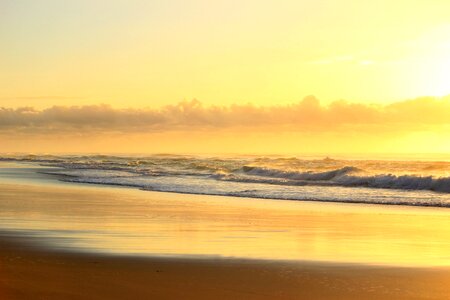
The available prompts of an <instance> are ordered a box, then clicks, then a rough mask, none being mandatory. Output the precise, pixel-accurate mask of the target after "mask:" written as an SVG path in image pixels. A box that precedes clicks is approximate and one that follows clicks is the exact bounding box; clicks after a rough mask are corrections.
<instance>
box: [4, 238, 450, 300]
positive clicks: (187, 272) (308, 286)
mask: <svg viewBox="0 0 450 300" xmlns="http://www.w3.org/2000/svg"><path fill="white" fill-rule="evenodd" d="M30 242H33V241H30V239H27V240H26V241H24V240H23V239H21V238H18V237H11V236H9V237H5V236H3V237H2V238H1V239H0V249H1V250H0V298H1V299H4V300H13V299H58V300H60V299H448V295H450V285H449V283H450V270H448V269H444V268H393V267H369V266H362V265H342V264H327V263H306V262H304V263H301V262H287V261H263V260H238V259H215V260H214V259H182V258H172V259H169V258H142V257H141V258H140V257H126V256H111V255H101V254H82V253H67V252H55V251H50V250H45V249H44V248H36V247H31V246H30Z"/></svg>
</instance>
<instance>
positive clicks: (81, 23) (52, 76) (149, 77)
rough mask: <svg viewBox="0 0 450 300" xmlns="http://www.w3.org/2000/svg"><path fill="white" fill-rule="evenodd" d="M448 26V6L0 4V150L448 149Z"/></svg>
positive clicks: (442, 1) (166, 0)
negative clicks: (0, 145) (62, 138)
mask: <svg viewBox="0 0 450 300" xmlns="http://www.w3.org/2000/svg"><path fill="white" fill-rule="evenodd" d="M449 20H450V1H448V0H429V1H424V0H408V1H406V0H397V1H392V0H389V1H388V0H378V1H360V0H328V1H325V0H314V1H313V0H307V1H306V0H303V1H302V0H296V1H291V0H284V1H269V0H267V1H264V0H259V1H256V0H247V1H232V0H228V1H222V0H217V1H206V0H205V1H202V0H154V1H150V0H148V1H143V0H127V1H125V0H109V1H100V0H97V1H95V0H77V1H59V0H40V1H34V0H21V1H15V0H14V1H13V0H3V1H1V2H0V107H3V109H2V110H1V111H0V118H1V119H0V141H1V142H2V144H3V145H2V148H3V150H2V151H25V152H26V151H46V152H55V151H57V152H76V151H87V152H100V151H109V150H110V151H112V150H111V149H113V150H115V151H123V152H153V151H165V152H172V150H174V149H177V150H178V151H187V152H236V151H238V152H252V153H253V152H276V153H297V152H302V153H303V152H327V151H334V152H367V151H368V152H450V144H449V142H446V141H447V140H449V139H448V137H449V133H448V132H449V131H448V129H449V127H448V126H449V123H450V121H448V120H449V119H450V118H448V113H447V114H446V113H445V109H446V110H447V112H448V110H449V101H450V100H449V99H448V97H444V96H445V95H448V94H450V80H449V78H450V21H449ZM307 95H315V97H317V98H312V97H307V98H306V100H304V98H305V96H307ZM432 96H434V97H432ZM420 97H422V98H420ZM192 99H199V101H200V102H197V101H191V100H192ZM308 99H309V100H308ZM311 99H315V100H311ZM317 99H320V102H319V101H318V100H317ZM340 99H345V101H341V100H340ZM308 105H309V106H311V107H308ZM75 106H77V107H75ZM423 106H426V107H427V109H428V110H425V111H426V112H427V115H426V116H425V115H424V113H423V112H424V110H423V109H424V107H423ZM23 107H28V108H26V109H24V108H23ZM183 107H184V108H183ZM185 109H186V110H188V112H187V113H186V111H184V110H185ZM308 109H309V110H310V111H308ZM12 132H16V133H18V134H13V133H12ZM62 136H63V137H64V143H63V144H61V143H60V142H59V141H61V137H62ZM324 140H327V141H331V142H332V143H327V145H326V146H325V145H324V143H323V141H324ZM30 141H34V142H32V143H31V142H30ZM193 141H195V142H193ZM268 141H270V142H268ZM262 150H264V151H262Z"/></svg>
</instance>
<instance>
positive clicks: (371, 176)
mask: <svg viewBox="0 0 450 300" xmlns="http://www.w3.org/2000/svg"><path fill="white" fill-rule="evenodd" d="M0 160H2V161H16V162H31V163H35V164H39V165H42V166H46V167H49V168H48V169H43V171H42V172H43V173H47V174H52V175H57V176H58V178H59V180H61V181H65V182H77V183H90V184H100V185H119V186H128V187H136V188H139V189H142V190H150V191H161V192H174V193H185V194H203V195H221V196H234V197H249V198H265V199H284V200H306V201H329V202H347V203H369V204H393V205H414V206H433V207H450V161H448V160H432V159H431V160H430V159H426V160H423V159H422V160H419V159H414V160H395V159H361V158H357V159H348V158H345V159H344V158H333V157H321V158H320V157H314V158H311V157H286V156H237V155H236V156H230V155H228V156H195V155H169V154H159V155H148V156H144V155H141V156H136V155H115V156H112V155H3V156H2V157H1V158H0Z"/></svg>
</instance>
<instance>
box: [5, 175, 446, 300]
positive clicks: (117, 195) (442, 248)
mask: <svg viewBox="0 0 450 300" xmlns="http://www.w3.org/2000/svg"><path fill="white" fill-rule="evenodd" d="M31 171H32V172H31ZM31 171H29V170H26V169H21V171H20V172H22V173H20V176H18V177H20V178H19V179H14V176H10V175H11V174H10V173H8V176H9V177H10V178H13V179H11V180H9V181H8V180H3V183H2V184H1V185H0V249H1V250H0V298H1V299H5V300H14V299H447V298H448V295H449V294H450V287H449V285H448V282H450V268H449V261H450V258H449V256H448V253H450V252H449V251H450V250H449V249H450V244H449V242H448V241H449V236H450V231H449V228H450V226H446V224H448V222H449V218H448V216H449V215H448V214H449V213H448V212H447V210H446V209H439V208H423V207H422V208H417V207H399V206H383V205H361V204H339V203H316V202H301V201H281V200H263V199H246V198H236V197H214V196H203V195H183V194H176V193H160V192H149V191H140V190H137V189H131V188H118V187H105V186H95V185H83V184H71V183H60V182H58V181H55V180H54V178H53V179H52V178H50V177H48V178H47V177H45V176H35V175H33V176H29V175H30V174H36V173H35V171H36V170H34V169H33V170H31ZM2 172H3V173H4V174H6V173H5V172H6V171H5V169H4V170H3V171H2ZM8 172H9V171H8ZM14 172H18V171H17V170H15V171H14Z"/></svg>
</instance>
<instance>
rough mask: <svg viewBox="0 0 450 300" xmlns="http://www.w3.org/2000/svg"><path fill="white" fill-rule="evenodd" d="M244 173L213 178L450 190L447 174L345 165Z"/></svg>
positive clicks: (249, 169)
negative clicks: (368, 170)
mask: <svg viewBox="0 0 450 300" xmlns="http://www.w3.org/2000/svg"><path fill="white" fill-rule="evenodd" d="M242 172H243V173H244V174H245V175H250V176H239V175H237V174H227V173H219V174H216V175H215V176H214V178H216V179H219V180H224V181H237V182H248V183H252V182H253V183H266V184H280V185H294V186H302V185H318V186H343V187H369V188H381V189H400V190H429V191H435V192H441V193H450V177H439V178H435V177H433V176H417V175H400V176H398V175H392V174H377V175H355V174H356V173H362V172H364V171H363V170H361V169H359V168H356V167H352V166H346V167H343V168H338V169H335V170H331V171H326V172H311V171H307V172H296V171H283V170H278V169H271V168H261V167H253V166H244V167H243V168H242Z"/></svg>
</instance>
